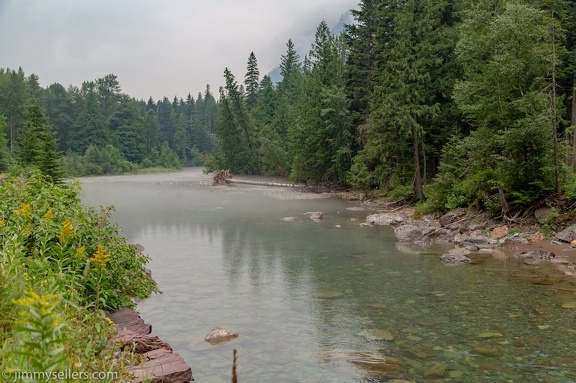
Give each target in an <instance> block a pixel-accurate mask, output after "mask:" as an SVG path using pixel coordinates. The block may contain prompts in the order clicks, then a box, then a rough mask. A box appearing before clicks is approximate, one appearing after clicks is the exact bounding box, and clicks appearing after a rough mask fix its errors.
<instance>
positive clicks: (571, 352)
mask: <svg viewBox="0 0 576 383" xmlns="http://www.w3.org/2000/svg"><path fill="white" fill-rule="evenodd" d="M208 179H209V177H208V176H205V175H203V174H202V172H201V170H200V169H198V168H192V169H185V170H184V171H182V172H177V173H166V174H154V175H138V176H133V175H130V176H117V177H99V178H88V179H83V180H82V184H83V191H84V196H83V202H84V203H85V204H87V205H90V206H100V205H104V206H108V205H114V206H115V208H116V209H115V212H114V215H113V219H114V221H115V222H117V223H118V224H119V225H120V226H121V227H122V234H123V235H125V236H126V237H127V238H128V240H129V241H130V242H132V243H139V244H141V245H142V246H144V248H145V253H146V254H148V255H149V256H150V257H151V259H152V260H151V263H150V264H149V268H150V269H151V270H152V274H153V277H154V279H155V280H156V281H157V282H158V285H159V287H160V290H161V291H162V293H161V294H157V295H154V296H153V297H151V298H149V299H147V300H145V301H142V302H139V303H138V307H137V310H138V311H139V312H140V314H141V315H142V317H143V318H144V320H145V321H147V322H148V323H152V324H153V334H155V335H158V336H159V337H160V338H162V339H163V340H165V341H166V342H168V343H170V344H171V345H172V347H173V348H174V350H175V351H176V352H178V353H179V354H180V355H181V356H182V357H183V358H184V359H185V360H186V361H187V362H188V364H189V365H190V366H192V370H193V374H194V377H195V379H196V381H198V382H202V383H216V382H229V381H230V376H231V367H232V350H233V349H234V348H235V349H237V350H238V377H239V381H240V382H388V381H389V380H391V379H404V380H407V381H412V382H418V383H420V382H434V381H436V380H437V381H439V382H467V383H475V382H478V383H485V382H523V383H525V382H532V383H533V382H542V383H544V382H546V383H551V382H554V383H570V382H572V383H573V382H576V362H575V361H576V315H575V314H576V311H575V310H570V309H563V308H562V305H563V304H566V303H570V302H576V287H575V286H574V283H573V282H571V281H564V280H559V281H558V282H557V283H555V284H553V285H544V286H543V285H538V284H536V283H535V281H537V280H539V279H540V278H544V277H551V276H552V277H554V275H553V273H554V271H553V270H552V269H551V268H547V267H537V266H529V265H523V264H519V263H517V262H514V261H500V260H494V259H491V258H485V259H482V261H481V262H479V263H478V264H475V265H463V266H457V267H451V266H446V265H443V264H442V263H441V262H440V261H439V256H440V255H441V254H442V252H441V251H440V250H439V249H414V248H410V247H405V246H399V245H397V244H396V243H395V241H394V233H393V230H392V228H389V227H382V226H380V227H361V226H360V223H361V222H363V221H364V219H365V217H366V215H367V214H369V213H370V211H369V210H361V209H363V207H362V205H361V204H360V203H359V202H345V201H342V200H339V199H336V198H326V197H327V196H324V195H311V196H306V195H303V194H301V193H296V192H292V191H289V190H287V189H275V188H268V187H259V186H248V185H238V186H236V187H227V186H219V187H212V186H210V185H209V183H208V182H207V181H208ZM309 211H322V212H324V214H325V216H324V219H322V221H320V222H315V221H313V220H311V219H310V218H308V217H307V216H305V215H303V213H305V212H309ZM284 217H294V220H293V221H292V222H289V221H285V220H282V218H284ZM216 326H219V327H225V328H228V329H231V330H233V331H236V332H238V333H239V334H240V336H239V337H238V338H237V339H234V340H232V341H230V342H227V343H224V344H220V345H214V346H213V345H210V344H208V343H206V342H204V341H203V339H204V337H205V335H206V334H207V333H208V332H209V331H210V330H211V329H212V328H213V327H216Z"/></svg>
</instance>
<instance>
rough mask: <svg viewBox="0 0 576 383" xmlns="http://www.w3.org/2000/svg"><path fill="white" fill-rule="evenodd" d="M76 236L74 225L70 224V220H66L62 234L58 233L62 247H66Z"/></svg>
mask: <svg viewBox="0 0 576 383" xmlns="http://www.w3.org/2000/svg"><path fill="white" fill-rule="evenodd" d="M74 235H75V234H74V229H73V228H72V223H71V222H70V220H69V219H66V221H64V224H63V225H62V229H61V230H60V233H58V241H60V243H61V244H62V245H65V244H67V243H68V241H70V240H71V239H72V238H74Z"/></svg>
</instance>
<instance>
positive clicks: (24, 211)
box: [14, 203, 32, 217]
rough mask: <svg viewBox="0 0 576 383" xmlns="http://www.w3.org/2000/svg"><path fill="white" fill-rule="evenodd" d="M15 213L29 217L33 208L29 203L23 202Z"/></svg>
mask: <svg viewBox="0 0 576 383" xmlns="http://www.w3.org/2000/svg"><path fill="white" fill-rule="evenodd" d="M14 213H15V214H16V215H20V216H22V217H29V216H30V215H31V214H32V208H31V207H30V204H29V203H27V204H22V206H20V209H18V210H16V211H15V212H14Z"/></svg>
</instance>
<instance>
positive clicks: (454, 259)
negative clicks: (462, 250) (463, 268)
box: [440, 253, 472, 265]
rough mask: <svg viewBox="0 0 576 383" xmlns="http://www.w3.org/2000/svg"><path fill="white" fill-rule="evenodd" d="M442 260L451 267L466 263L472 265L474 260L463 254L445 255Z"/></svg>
mask: <svg viewBox="0 0 576 383" xmlns="http://www.w3.org/2000/svg"><path fill="white" fill-rule="evenodd" d="M440 260H441V261H442V262H443V263H448V264H451V265H460V264H464V263H470V262H472V260H471V259H470V258H468V257H467V256H465V255H462V254H450V253H448V254H444V255H443V256H441V257H440Z"/></svg>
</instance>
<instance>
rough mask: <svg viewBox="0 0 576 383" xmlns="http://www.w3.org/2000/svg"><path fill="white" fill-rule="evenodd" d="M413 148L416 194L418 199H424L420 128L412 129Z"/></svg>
mask: <svg viewBox="0 0 576 383" xmlns="http://www.w3.org/2000/svg"><path fill="white" fill-rule="evenodd" d="M412 140H413V141H412V148H413V153H412V154H413V156H414V194H416V198H418V199H424V188H423V187H422V175H421V174H420V153H419V150H418V146H419V145H418V127H417V126H416V125H414V127H412Z"/></svg>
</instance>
